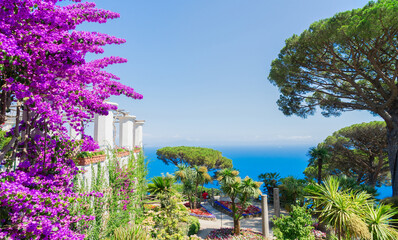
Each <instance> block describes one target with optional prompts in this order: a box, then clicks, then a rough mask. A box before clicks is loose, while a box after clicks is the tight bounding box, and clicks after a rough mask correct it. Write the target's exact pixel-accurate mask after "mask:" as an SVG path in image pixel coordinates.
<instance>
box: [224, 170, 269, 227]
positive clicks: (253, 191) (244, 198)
mask: <svg viewBox="0 0 398 240" xmlns="http://www.w3.org/2000/svg"><path fill="white" fill-rule="evenodd" d="M238 174H239V172H238V171H236V170H232V169H223V170H221V171H220V172H219V174H218V178H217V180H218V181H219V182H220V185H221V190H222V191H223V192H224V193H225V194H227V195H228V196H229V197H230V199H231V205H232V209H231V210H232V214H233V215H232V217H233V220H234V234H235V235H238V234H239V233H240V218H241V217H242V215H243V212H244V210H245V209H246V208H247V207H248V205H250V203H249V200H250V198H253V197H258V195H260V194H261V191H260V186H261V184H262V183H261V182H255V181H253V179H251V178H249V177H246V178H245V179H243V181H242V180H241V178H240V177H239V176H238ZM237 200H239V203H240V205H241V206H242V207H241V208H240V209H239V208H238V207H237V206H236V204H237V202H236V201H237Z"/></svg>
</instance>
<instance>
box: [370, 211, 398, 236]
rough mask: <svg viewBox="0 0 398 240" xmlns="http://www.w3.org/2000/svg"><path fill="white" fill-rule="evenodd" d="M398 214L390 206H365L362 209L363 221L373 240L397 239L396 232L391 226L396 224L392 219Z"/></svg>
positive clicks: (397, 233) (397, 234)
mask: <svg viewBox="0 0 398 240" xmlns="http://www.w3.org/2000/svg"><path fill="white" fill-rule="evenodd" d="M397 214H398V209H396V208H392V207H391V206H390V205H383V204H380V205H370V204H369V205H367V206H366V208H365V209H364V219H365V222H366V224H367V225H368V229H369V232H370V234H371V237H372V240H373V239H383V240H394V239H398V232H397V230H396V228H394V227H393V226H392V223H397V222H398V221H397V220H396V219H393V218H392V217H393V216H395V215H397Z"/></svg>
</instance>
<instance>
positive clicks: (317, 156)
mask: <svg viewBox="0 0 398 240" xmlns="http://www.w3.org/2000/svg"><path fill="white" fill-rule="evenodd" d="M308 155H309V156H310V160H309V163H308V166H310V165H314V164H315V163H316V164H317V165H318V176H317V180H318V184H321V182H322V165H323V163H324V162H325V161H327V160H328V159H329V158H330V153H329V150H328V149H327V148H325V147H323V146H320V145H318V146H317V147H312V148H310V151H309V152H308Z"/></svg>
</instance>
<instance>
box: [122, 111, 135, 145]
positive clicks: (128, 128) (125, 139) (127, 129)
mask: <svg viewBox="0 0 398 240" xmlns="http://www.w3.org/2000/svg"><path fill="white" fill-rule="evenodd" d="M134 120H135V116H125V117H120V118H119V121H120V123H119V145H120V147H122V148H127V149H130V150H133V149H134Z"/></svg>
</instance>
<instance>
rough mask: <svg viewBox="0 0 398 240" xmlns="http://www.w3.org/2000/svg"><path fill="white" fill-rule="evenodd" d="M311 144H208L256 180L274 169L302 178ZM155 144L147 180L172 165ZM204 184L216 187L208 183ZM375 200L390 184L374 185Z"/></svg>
mask: <svg viewBox="0 0 398 240" xmlns="http://www.w3.org/2000/svg"><path fill="white" fill-rule="evenodd" d="M310 147H311V146H285V147H259V146H239V147H237V146H234V147H232V146H231V147H226V146H220V147H217V146H212V147H211V148H213V149H216V150H218V151H220V152H222V153H223V156H225V157H227V158H230V159H232V163H233V165H234V168H236V169H238V170H239V172H240V176H241V177H242V178H244V177H245V176H249V177H251V178H253V179H255V180H258V175H260V174H261V173H266V172H277V173H279V175H280V176H281V177H287V176H294V177H296V178H304V174H303V171H304V169H305V168H306V167H307V164H308V156H307V152H308V149H309V148H310ZM157 149H158V148H155V147H145V156H146V157H147V159H148V160H149V164H148V168H149V174H148V179H150V178H152V177H154V176H160V175H161V174H162V173H164V174H166V173H167V172H168V173H173V172H174V171H175V170H176V167H175V166H174V165H166V164H164V163H163V162H162V161H161V160H159V159H157V157H156V150H157ZM208 187H217V185H216V184H209V185H208ZM378 193H379V194H380V195H379V196H378V198H379V199H382V198H385V197H389V196H391V195H392V189H391V187H385V186H383V187H381V188H378Z"/></svg>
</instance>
